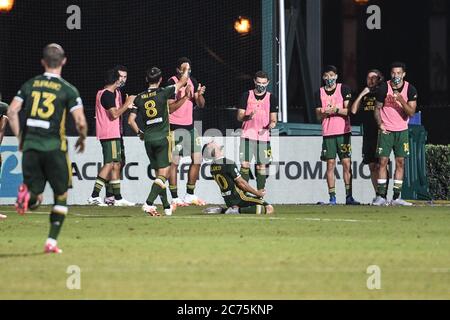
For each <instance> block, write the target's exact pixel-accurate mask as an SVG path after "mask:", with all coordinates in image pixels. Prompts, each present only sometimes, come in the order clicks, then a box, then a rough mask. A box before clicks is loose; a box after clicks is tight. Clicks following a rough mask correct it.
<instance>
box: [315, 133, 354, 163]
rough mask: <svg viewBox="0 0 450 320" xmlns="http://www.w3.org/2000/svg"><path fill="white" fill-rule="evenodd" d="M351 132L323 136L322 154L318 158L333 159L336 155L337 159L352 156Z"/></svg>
mask: <svg viewBox="0 0 450 320" xmlns="http://www.w3.org/2000/svg"><path fill="white" fill-rule="evenodd" d="M351 137H352V135H351V133H350V132H349V133H346V134H340V135H337V136H325V137H323V142H322V154H321V156H320V160H322V161H327V160H334V159H336V155H338V156H339V160H341V161H342V159H348V158H351V156H352V144H351Z"/></svg>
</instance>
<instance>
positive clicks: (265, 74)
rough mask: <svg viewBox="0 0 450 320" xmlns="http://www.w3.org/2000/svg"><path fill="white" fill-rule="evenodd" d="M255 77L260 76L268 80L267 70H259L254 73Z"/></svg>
mask: <svg viewBox="0 0 450 320" xmlns="http://www.w3.org/2000/svg"><path fill="white" fill-rule="evenodd" d="M256 78H262V79H267V80H269V75H268V74H267V72H265V71H262V70H260V71H258V72H256V73H255V79H256Z"/></svg>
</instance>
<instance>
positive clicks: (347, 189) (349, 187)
mask: <svg viewBox="0 0 450 320" xmlns="http://www.w3.org/2000/svg"><path fill="white" fill-rule="evenodd" d="M352 195H353V191H352V184H351V183H350V184H346V185H345V197H347V198H348V197H351V196H352Z"/></svg>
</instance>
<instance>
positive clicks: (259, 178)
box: [256, 169, 267, 190]
mask: <svg viewBox="0 0 450 320" xmlns="http://www.w3.org/2000/svg"><path fill="white" fill-rule="evenodd" d="M266 180H267V176H266V169H257V170H256V188H257V189H258V190H262V189H264V188H265V187H266Z"/></svg>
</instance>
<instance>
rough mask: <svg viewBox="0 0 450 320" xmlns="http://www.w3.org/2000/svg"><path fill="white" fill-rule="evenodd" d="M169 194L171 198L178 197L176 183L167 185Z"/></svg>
mask: <svg viewBox="0 0 450 320" xmlns="http://www.w3.org/2000/svg"><path fill="white" fill-rule="evenodd" d="M169 190H170V195H171V196H172V199H175V198H178V188H177V186H176V185H172V184H171V185H169Z"/></svg>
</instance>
